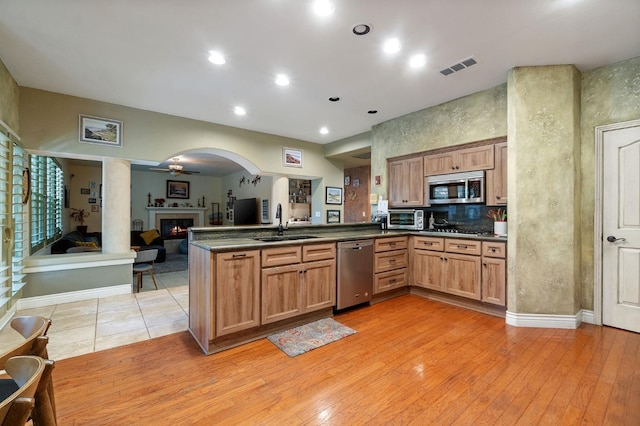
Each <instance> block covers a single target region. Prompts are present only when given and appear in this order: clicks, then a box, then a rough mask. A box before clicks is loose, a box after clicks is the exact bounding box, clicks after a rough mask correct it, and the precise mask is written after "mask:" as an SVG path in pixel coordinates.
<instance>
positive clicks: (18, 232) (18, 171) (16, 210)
mask: <svg viewBox="0 0 640 426" xmlns="http://www.w3.org/2000/svg"><path fill="white" fill-rule="evenodd" d="M25 157H26V154H25V152H24V149H22V147H20V146H19V145H18V144H15V143H14V144H13V179H12V187H13V190H12V196H11V197H12V199H11V215H12V220H13V241H14V242H13V244H14V246H13V258H12V262H11V264H12V265H11V266H12V268H11V276H12V280H11V284H12V288H13V291H12V293H13V294H14V295H15V294H16V293H17V292H18V291H19V290H20V289H21V288H22V287H24V284H25V281H24V278H25V274H24V273H23V271H22V269H23V264H22V260H23V259H24V258H25V257H27V256H29V244H28V240H27V237H28V236H27V232H26V229H25V224H26V223H28V217H26V213H27V209H26V208H25V206H24V204H23V203H22V201H23V194H24V193H23V191H22V189H23V187H24V185H23V172H24V171H25V169H26V167H27V165H28V163H27V160H26V158H25Z"/></svg>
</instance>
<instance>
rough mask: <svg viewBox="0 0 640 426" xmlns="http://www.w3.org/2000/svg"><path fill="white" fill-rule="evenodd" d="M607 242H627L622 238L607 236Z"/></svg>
mask: <svg viewBox="0 0 640 426" xmlns="http://www.w3.org/2000/svg"><path fill="white" fill-rule="evenodd" d="M607 241H609V242H610V243H615V242H616V241H627V240H626V239H624V238H616V237H614V236H613V235H609V236H608V237H607Z"/></svg>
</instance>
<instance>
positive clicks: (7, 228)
mask: <svg viewBox="0 0 640 426" xmlns="http://www.w3.org/2000/svg"><path fill="white" fill-rule="evenodd" d="M10 145H11V141H10V140H9V137H8V136H7V135H5V134H4V133H2V132H0V236H1V237H2V238H1V241H0V318H1V317H2V316H3V315H4V314H5V313H6V312H7V310H8V308H9V307H10V306H11V300H12V299H11V298H12V296H13V293H12V286H11V263H10V261H9V256H8V254H9V252H10V251H11V250H12V247H11V244H10V241H11V240H10V239H9V241H7V239H6V238H5V235H6V234H5V232H11V151H10V149H9V147H10Z"/></svg>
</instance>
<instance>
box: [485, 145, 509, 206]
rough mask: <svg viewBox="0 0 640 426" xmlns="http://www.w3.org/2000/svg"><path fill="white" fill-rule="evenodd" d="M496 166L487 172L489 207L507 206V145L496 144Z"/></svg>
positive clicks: (487, 201) (487, 200)
mask: <svg viewBox="0 0 640 426" xmlns="http://www.w3.org/2000/svg"><path fill="white" fill-rule="evenodd" d="M494 163H495V166H494V168H493V170H487V193H486V203H487V206H502V205H506V204H507V143H506V142H500V143H497V144H495V161H494Z"/></svg>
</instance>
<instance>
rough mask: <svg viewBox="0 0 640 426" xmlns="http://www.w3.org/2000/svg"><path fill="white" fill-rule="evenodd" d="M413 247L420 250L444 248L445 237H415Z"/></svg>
mask: <svg viewBox="0 0 640 426" xmlns="http://www.w3.org/2000/svg"><path fill="white" fill-rule="evenodd" d="M413 248H414V249H419V250H433V251H443V250H444V238H437V237H415V236H414V237H413Z"/></svg>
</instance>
